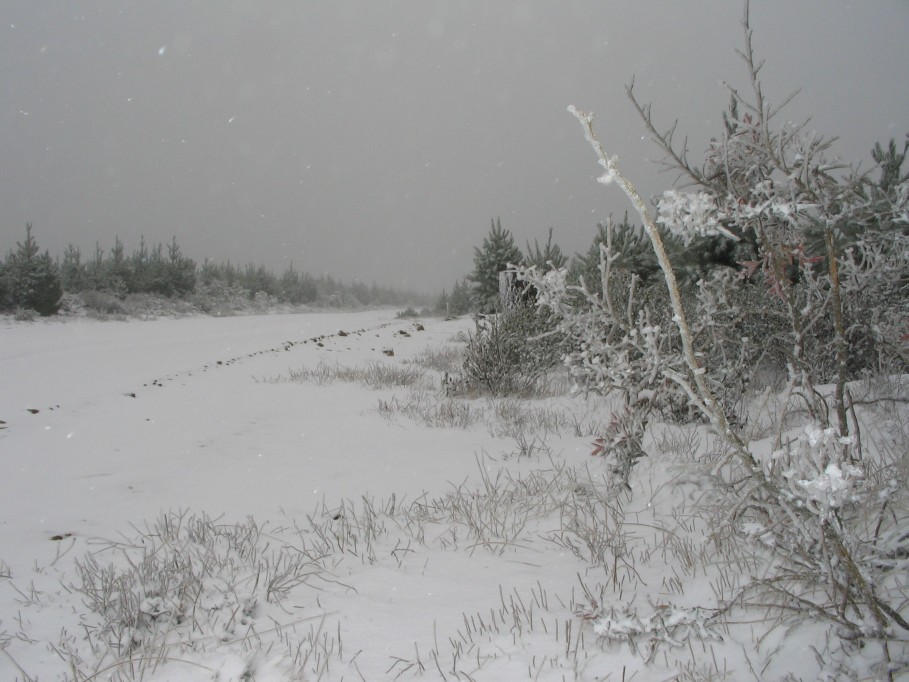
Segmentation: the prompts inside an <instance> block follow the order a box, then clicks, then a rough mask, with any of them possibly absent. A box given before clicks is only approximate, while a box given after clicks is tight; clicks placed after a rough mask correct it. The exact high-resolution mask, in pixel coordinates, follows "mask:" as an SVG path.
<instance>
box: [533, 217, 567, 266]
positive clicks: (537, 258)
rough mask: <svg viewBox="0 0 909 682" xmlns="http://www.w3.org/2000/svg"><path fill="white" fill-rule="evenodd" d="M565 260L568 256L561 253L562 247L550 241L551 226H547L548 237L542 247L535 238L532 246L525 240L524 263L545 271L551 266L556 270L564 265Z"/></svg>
mask: <svg viewBox="0 0 909 682" xmlns="http://www.w3.org/2000/svg"><path fill="white" fill-rule="evenodd" d="M567 262H568V258H566V257H565V254H564V253H562V249H560V248H559V245H558V244H553V243H552V228H551V227H550V228H549V238H548V239H547V240H546V245H545V246H544V247H543V248H542V249H541V248H540V243H539V242H538V241H537V240H536V239H534V240H533V248H531V246H530V242H527V258H525V259H524V264H525V265H535V266H536V267H537V268H538V269H539V270H542V271H544V272H545V271H547V270H551V269H553V268H554V269H556V270H558V269H559V268H562V267H564V265H565V263H567Z"/></svg>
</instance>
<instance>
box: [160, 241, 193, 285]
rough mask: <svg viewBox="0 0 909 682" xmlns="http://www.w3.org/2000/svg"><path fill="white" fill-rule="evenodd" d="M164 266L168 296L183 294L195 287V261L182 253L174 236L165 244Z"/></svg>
mask: <svg viewBox="0 0 909 682" xmlns="http://www.w3.org/2000/svg"><path fill="white" fill-rule="evenodd" d="M164 267H165V272H166V273H167V274H166V279H167V295H168V296H172V295H174V294H176V295H177V296H185V295H186V294H188V293H189V292H191V291H192V290H193V289H194V288H195V286H196V262H195V261H194V260H192V259H191V258H187V257H186V256H184V255H183V251H182V250H181V249H180V247H179V246H178V245H177V238H176V237H173V239H171V242H170V244H168V245H167V263H166V264H165V266H164Z"/></svg>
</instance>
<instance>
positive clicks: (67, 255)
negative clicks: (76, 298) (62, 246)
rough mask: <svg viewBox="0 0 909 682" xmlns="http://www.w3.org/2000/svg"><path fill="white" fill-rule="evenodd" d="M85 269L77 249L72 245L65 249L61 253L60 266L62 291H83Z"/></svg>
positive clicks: (80, 253)
mask: <svg viewBox="0 0 909 682" xmlns="http://www.w3.org/2000/svg"><path fill="white" fill-rule="evenodd" d="M86 277H87V273H86V269H85V264H84V263H83V262H82V252H81V251H80V250H79V247H77V246H73V245H72V244H70V245H68V246H67V247H66V251H64V252H63V264H62V265H61V266H60V279H61V280H62V283H63V289H64V291H68V292H70V293H75V292H78V291H82V290H83V289H85V285H86Z"/></svg>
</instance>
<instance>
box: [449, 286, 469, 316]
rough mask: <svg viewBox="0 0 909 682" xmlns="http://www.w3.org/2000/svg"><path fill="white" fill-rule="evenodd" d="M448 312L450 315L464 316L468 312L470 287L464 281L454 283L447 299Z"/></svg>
mask: <svg viewBox="0 0 909 682" xmlns="http://www.w3.org/2000/svg"><path fill="white" fill-rule="evenodd" d="M448 310H449V314H450V315H455V316H457V315H466V314H467V313H469V312H470V310H471V308H470V285H469V284H468V283H467V280H466V279H461V280H459V281H458V282H457V283H455V285H454V288H453V289H452V290H451V295H450V296H449V297H448Z"/></svg>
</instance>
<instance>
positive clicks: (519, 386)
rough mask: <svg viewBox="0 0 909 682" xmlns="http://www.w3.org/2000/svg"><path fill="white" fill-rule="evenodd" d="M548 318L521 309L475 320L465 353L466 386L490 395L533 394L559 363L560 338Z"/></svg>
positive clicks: (520, 306)
mask: <svg viewBox="0 0 909 682" xmlns="http://www.w3.org/2000/svg"><path fill="white" fill-rule="evenodd" d="M547 317H548V316H547V315H545V314H543V313H541V312H539V311H537V310H536V309H534V308H533V307H528V306H523V305H519V306H517V307H516V308H513V309H511V310H508V311H505V312H502V313H500V314H498V315H490V316H485V317H478V318H477V321H476V329H475V331H474V332H473V333H472V334H471V335H470V337H469V339H468V341H467V346H466V347H465V349H464V360H463V364H462V373H463V376H464V379H465V380H466V382H467V383H468V384H469V385H472V386H476V387H479V388H481V389H483V390H486V391H489V392H490V393H492V394H493V395H509V394H516V393H517V394H526V393H532V392H533V391H534V390H536V389H537V387H538V385H539V382H540V380H541V379H542V378H543V377H544V376H546V374H547V373H548V372H549V371H550V370H551V369H552V368H553V367H554V366H555V365H557V364H558V362H559V337H558V336H557V335H555V334H553V333H552V332H553V326H552V325H551V324H550V323H549V322H548V320H547Z"/></svg>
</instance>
